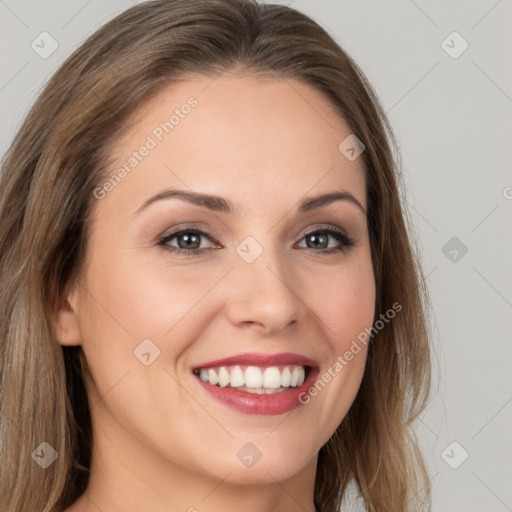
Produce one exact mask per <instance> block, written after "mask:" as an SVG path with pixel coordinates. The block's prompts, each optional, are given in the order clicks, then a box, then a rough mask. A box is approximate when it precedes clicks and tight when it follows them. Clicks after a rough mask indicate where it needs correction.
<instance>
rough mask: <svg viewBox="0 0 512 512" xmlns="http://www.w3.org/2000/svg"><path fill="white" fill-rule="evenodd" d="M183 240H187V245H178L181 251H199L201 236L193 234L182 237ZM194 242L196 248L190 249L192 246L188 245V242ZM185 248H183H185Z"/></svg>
mask: <svg viewBox="0 0 512 512" xmlns="http://www.w3.org/2000/svg"><path fill="white" fill-rule="evenodd" d="M181 239H183V240H185V243H184V244H181V243H178V245H179V246H180V248H181V249H191V248H192V249H197V248H198V247H199V245H200V243H198V241H199V235H197V234H195V233H193V234H188V235H181ZM194 239H195V245H194ZM191 240H192V244H193V245H194V247H190V244H189V245H187V241H188V242H190V241H191ZM182 245H183V246H184V247H183V246H182Z"/></svg>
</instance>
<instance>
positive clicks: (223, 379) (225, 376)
mask: <svg viewBox="0 0 512 512" xmlns="http://www.w3.org/2000/svg"><path fill="white" fill-rule="evenodd" d="M228 384H229V373H228V372H227V371H226V368H224V366H221V367H220V368H219V385H220V387H221V388H225V387H226V386H227V385H228Z"/></svg>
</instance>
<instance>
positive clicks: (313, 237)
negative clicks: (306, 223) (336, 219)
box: [310, 235, 327, 244]
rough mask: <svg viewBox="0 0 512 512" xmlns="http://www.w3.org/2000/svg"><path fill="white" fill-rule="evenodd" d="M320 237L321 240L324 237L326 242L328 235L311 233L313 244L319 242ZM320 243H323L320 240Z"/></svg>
mask: <svg viewBox="0 0 512 512" xmlns="http://www.w3.org/2000/svg"><path fill="white" fill-rule="evenodd" d="M319 239H320V240H321V239H323V241H324V242H326V240H327V237H326V236H325V235H310V240H312V241H313V244H318V240H319ZM315 240H316V242H315ZM320 243H322V242H320Z"/></svg>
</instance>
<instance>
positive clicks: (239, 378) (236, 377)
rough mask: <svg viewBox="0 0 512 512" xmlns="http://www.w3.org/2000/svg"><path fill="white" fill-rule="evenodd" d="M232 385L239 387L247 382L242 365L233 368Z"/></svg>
mask: <svg viewBox="0 0 512 512" xmlns="http://www.w3.org/2000/svg"><path fill="white" fill-rule="evenodd" d="M230 380H231V387H233V388H238V387H240V386H243V385H244V384H245V380H244V372H243V371H242V370H241V369H240V366H235V367H234V368H233V369H232V370H231V378H230Z"/></svg>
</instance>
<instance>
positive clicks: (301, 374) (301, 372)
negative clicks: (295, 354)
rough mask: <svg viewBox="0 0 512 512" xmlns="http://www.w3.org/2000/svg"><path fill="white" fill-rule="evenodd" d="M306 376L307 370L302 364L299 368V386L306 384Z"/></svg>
mask: <svg viewBox="0 0 512 512" xmlns="http://www.w3.org/2000/svg"><path fill="white" fill-rule="evenodd" d="M305 378H306V372H305V371H304V368H303V367H302V366H301V367H300V368H299V380H298V381H297V386H302V384H304V379H305Z"/></svg>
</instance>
